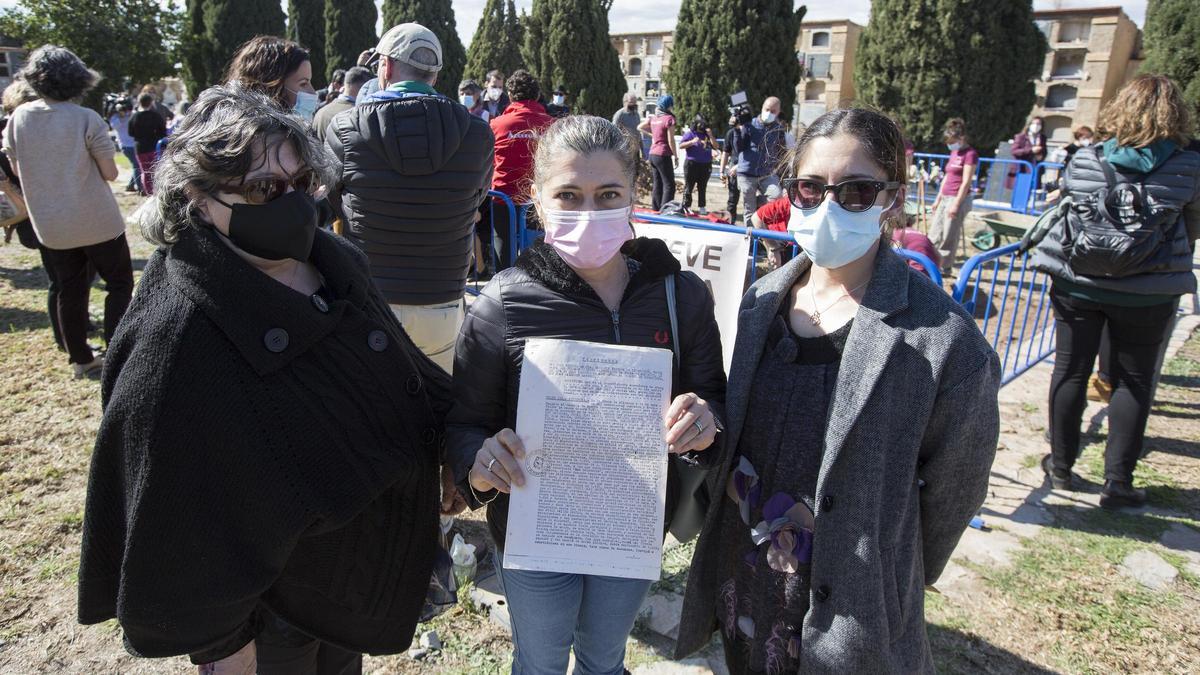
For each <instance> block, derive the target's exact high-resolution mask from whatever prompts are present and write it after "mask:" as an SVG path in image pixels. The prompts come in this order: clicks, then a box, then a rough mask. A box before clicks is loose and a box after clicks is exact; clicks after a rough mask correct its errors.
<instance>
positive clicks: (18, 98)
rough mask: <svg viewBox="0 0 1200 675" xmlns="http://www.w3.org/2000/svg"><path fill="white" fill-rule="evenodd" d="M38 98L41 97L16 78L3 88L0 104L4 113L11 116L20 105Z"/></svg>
mask: <svg viewBox="0 0 1200 675" xmlns="http://www.w3.org/2000/svg"><path fill="white" fill-rule="evenodd" d="M39 98H41V97H40V96H38V93H37V92H36V91H34V90H33V87H31V86H29V83H28V82H26V81H25V80H23V79H21V78H19V77H18V78H17V79H15V80H13V81H12V83H11V84H9V85H8V86H7V87H5V88H4V94H3V95H2V96H0V102H2V103H3V106H4V112H5V113H7V114H9V115H11V114H12V113H13V111H14V110H16V109H17V108H18V107H20V106H21V104H23V103H29V102H30V101H36V100H38V99H39Z"/></svg>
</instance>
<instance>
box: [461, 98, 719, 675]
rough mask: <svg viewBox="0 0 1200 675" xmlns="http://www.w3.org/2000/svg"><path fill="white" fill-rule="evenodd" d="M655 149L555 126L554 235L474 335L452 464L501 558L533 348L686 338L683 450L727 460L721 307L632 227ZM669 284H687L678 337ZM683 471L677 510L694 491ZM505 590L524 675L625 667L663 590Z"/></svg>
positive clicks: (549, 175) (481, 303)
mask: <svg viewBox="0 0 1200 675" xmlns="http://www.w3.org/2000/svg"><path fill="white" fill-rule="evenodd" d="M639 154H640V148H639V147H638V141H637V139H636V138H635V137H633V136H631V135H629V134H627V133H624V132H623V131H622V130H621V129H620V128H619V127H617V126H616V125H615V124H613V123H612V122H609V121H608V120H605V119H601V118H599V117H591V116H583V115H574V116H570V117H565V118H563V119H560V120H558V121H557V122H555V123H554V124H553V125H551V126H550V128H549V129H548V130H547V131H546V132H544V133H543V135H542V137H541V139H540V140H539V142H538V146H537V151H536V153H535V156H534V172H533V174H534V175H533V187H532V191H531V197H532V199H533V203H534V205H535V208H536V209H537V212H538V215H539V218H540V221H541V223H542V224H543V226H544V228H545V232H546V237H545V240H544V241H541V242H538V243H535V244H534V245H533V246H531V247H530V248H529V249H527V250H526V251H524V252H523V253H522V254H521V256H520V258H518V260H517V263H516V265H515V266H514V267H512V268H509V269H506V270H504V271H502V272H500V273H499V274H497V275H496V276H495V277H494V278H493V279H492V281H491V282H490V283H489V284H488V285H487V287H486V288H484V290H483V292H482V293H481V294H480V295H479V297H478V298H477V299H476V300H475V302H474V303H473V304H472V306H471V310H470V312H469V314H468V315H467V319H466V322H465V323H464V324H463V327H462V332H461V334H460V336H459V339H458V349H457V355H456V359H455V364H454V374H455V375H454V399H455V403H454V406H453V408H452V409H451V412H450V417H449V418H448V425H447V427H446V453H447V457H449V458H450V461H451V462H452V463H453V464H454V465H455V478H456V480H457V481H458V485H459V486H460V487H459V489H460V491H461V492H462V493H463V495H464V496H465V497H467V501H468V503H469V504H470V506H471V507H472V508H479V507H481V506H483V505H487V519H488V525H489V527H490V529H491V533H492V537H493V539H494V540H495V542H496V546H497V548H498V549H499V553H500V557H501V558H502V557H503V549H504V541H505V540H504V535H505V532H506V529H507V521H508V493H509V491H510V489H511V486H512V485H517V486H520V485H522V484H523V481H524V473H523V471H522V466H523V460H524V457H525V449H524V445H523V444H522V442H521V439H520V438H518V437H517V435H516V433H515V432H514V431H513V428H514V427H515V426H516V414H517V408H518V405H519V402H518V400H517V394H518V391H519V383H520V372H521V363H522V354H523V350H524V345H525V341H526V340H527V339H529V338H561V339H570V340H586V341H589V342H600V343H607V344H620V345H633V346H639V347H652V348H657V349H665V350H668V351H671V350H672V345H673V344H674V343H675V341H676V338H678V356H679V360H678V365H677V366H676V370H675V377H674V379H673V384H674V386H673V387H672V395H673V397H674V398H673V402H672V404H671V406H670V407H669V409H668V411H667V414H666V417H665V419H664V420H663V427H662V429H663V437H664V441H665V443H666V447H667V452H669V453H673V454H675V455H679V456H680V458H681V459H680V461H683V462H687V463H691V464H697V465H705V464H706V463H711V462H713V461H715V460H716V459H717V458H718V457H719V455H720V452H719V449H718V448H719V442H716V439H717V438H718V431H719V430H720V423H719V422H718V418H719V417H720V416H721V413H720V409H721V401H722V400H723V398H724V393H725V371H724V369H723V367H722V360H721V341H720V336H719V335H718V331H717V324H716V319H715V318H714V316H713V300H712V296H711V294H710V293H709V292H708V289H707V287H706V286H705V285H704V283H703V282H702V281H701V280H700V279H699V278H698V277H697V276H696V275H695V274H692V273H691V272H681V271H680V266H679V263H678V261H676V260H675V258H674V256H673V255H672V254H671V252H670V251H669V250H668V249H667V245H666V243H665V242H663V241H661V240H658V239H645V238H641V239H636V238H634V234H633V230H632V228H631V226H630V223H629V216H630V209H631V207H632V204H633V199H634V173H635V171H636V166H637V161H638V156H639ZM668 278H671V279H673V283H674V284H675V294H676V295H675V309H676V316H677V322H676V323H677V325H678V334H677V335H672V331H673V329H672V323H673V322H672V320H671V316H670V309H669V304H668V299H667V297H668V296H667V290H666V288H667V283H668V281H667V280H668ZM674 464H675V462H672V463H671V467H672V468H671V470H670V471H669V472H668V483H667V501H666V513H667V514H671V513H673V511H674V505H675V504H676V502H677V499H678V496H677V493H678V492H679V489H678V488H679V483H678V475H677V471H676V467H674ZM602 478H603V477H602V476H596V482H597V483H601V482H602ZM579 498H580V499H584V498H586V495H579ZM668 520H669V516H668ZM669 525H670V523H669V522H668V523H666V524H664V531H665V528H666V527H669ZM500 566H501V565H500V561H499V560H498V561H497V568H498V569H499V568H500ZM501 580H502V584H503V587H504V592H505V595H506V597H507V600H508V610H509V615H510V616H511V618H512V628H513V646H514V653H513V672H514V673H529V674H536V675H562V674H563V673H565V672H566V669H567V662H568V659H569V656H570V653H571V651H572V648H573V649H574V653H575V657H576V659H577V662H578V664H579V665H578V667H577V670H576V672H584V673H594V674H596V675H621V673H623V672H624V660H625V642H626V639H627V637H628V636H629V631H630V630H631V629H632V627H633V622H634V618H635V617H636V615H637V612H638V609H639V608H640V607H641V605H642V601H643V599H644V598H645V595H646V592H647V590H649V588H650V582H649V581H645V580H640V579H623V578H615V577H605V576H598V575H583V574H560V573H552V572H534V571H528V570H508V569H502V570H501Z"/></svg>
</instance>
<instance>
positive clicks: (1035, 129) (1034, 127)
mask: <svg viewBox="0 0 1200 675" xmlns="http://www.w3.org/2000/svg"><path fill="white" fill-rule="evenodd" d="M1029 133H1031V134H1040V133H1042V125H1040V124H1030V125H1029Z"/></svg>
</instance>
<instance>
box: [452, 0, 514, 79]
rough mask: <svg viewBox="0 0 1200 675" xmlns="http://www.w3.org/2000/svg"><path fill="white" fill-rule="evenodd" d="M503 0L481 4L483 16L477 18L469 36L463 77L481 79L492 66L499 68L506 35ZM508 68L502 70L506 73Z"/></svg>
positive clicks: (489, 0) (491, 0) (488, 0)
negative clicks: (473, 33)
mask: <svg viewBox="0 0 1200 675" xmlns="http://www.w3.org/2000/svg"><path fill="white" fill-rule="evenodd" d="M505 18H506V17H505V13H504V0H487V4H486V5H484V6H483V17H482V18H480V19H479V27H478V28H476V29H475V35H474V36H473V37H472V38H471V46H470V47H468V48H467V65H466V69H465V70H464V72H463V76H464V77H470V78H474V79H476V80H482V79H483V76H484V75H486V74H487V72H488V71H489V70H491V69H492V68H500V69H501V70H504V68H502V67H501V66H500V59H501V57H502V55H503V51H504V47H505V42H506V39H505V38H506V36H505V35H504V30H505V28H506V26H505ZM509 72H511V71H508V70H504V73H505V74H506V75H507V74H508V73H509Z"/></svg>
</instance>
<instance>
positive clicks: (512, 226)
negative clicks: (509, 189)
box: [467, 190, 529, 295]
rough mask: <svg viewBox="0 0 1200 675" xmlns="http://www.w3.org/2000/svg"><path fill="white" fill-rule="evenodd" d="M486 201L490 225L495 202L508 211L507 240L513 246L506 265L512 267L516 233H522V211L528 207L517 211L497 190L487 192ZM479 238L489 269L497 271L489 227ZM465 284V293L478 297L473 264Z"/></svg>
mask: <svg viewBox="0 0 1200 675" xmlns="http://www.w3.org/2000/svg"><path fill="white" fill-rule="evenodd" d="M487 199H488V216H489V218H488V222H491V223H494V222H496V219H495V215H496V202H497V201H499V202H501V203H502V204H503V206H504V208H505V209H506V210H507V211H508V240H509V241H510V242H514V244H513V245H512V246H510V249H511V253H510V255H509V261H508V264H509V265H512V264H513V262H515V261H516V258H517V251H516V249H517V248H518V247H517V242H516V237H517V233H518V232H523V231H524V229H525V227H524V225H525V224H524V217H525V211H524V209H525V208H528V206H529V205H528V204H523V205H522V208H521V209H518V207H517V205H516V204H514V203H513V200H512V197H509V196H508V195H506V194H504V193H503V192H500V191H498V190H488V193H487ZM518 214H519V217H520V219H521V222H518ZM480 236H481V238H482V239H483V242H482V243H483V247H482V248H483V254H484V255H486V256H487V258H488V260H489V261H490V262H491V268H492V269H497V266H496V262H497V261H498V260H499V256H500V254H499V253H497V251H496V245H495V243H496V242H495V238H494V237H493V235H492V230H491V228H490V227H489V228H488V231H487V236H486V237H484V236H483V235H480ZM467 283H468V284H470V285H469V286H467V292H468V293H470V294H471V295H479V291H480V290H481V289H480V280H479V273H478V272H477V268H476V265H475V264H474V263H473V264H472V265H471V269H470V270H468V273H467Z"/></svg>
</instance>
